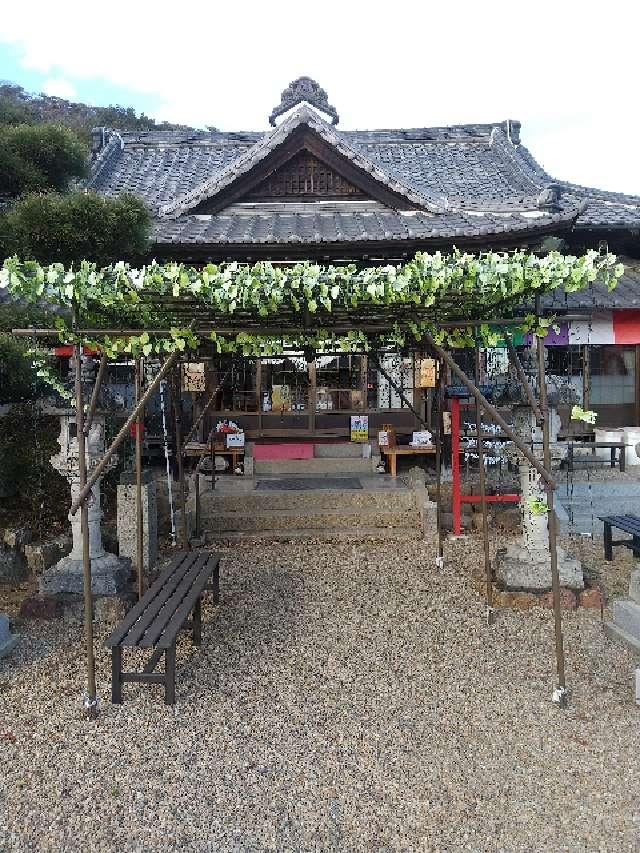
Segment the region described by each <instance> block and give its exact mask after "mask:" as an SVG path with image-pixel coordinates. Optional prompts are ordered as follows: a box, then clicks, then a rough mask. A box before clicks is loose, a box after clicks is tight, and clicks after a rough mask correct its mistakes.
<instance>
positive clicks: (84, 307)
mask: <svg viewBox="0 0 640 853" xmlns="http://www.w3.org/2000/svg"><path fill="white" fill-rule="evenodd" d="M622 273H623V267H622V265H621V264H619V263H617V260H616V257H615V255H610V254H600V253H598V252H595V251H589V252H587V253H586V254H584V255H582V256H573V255H562V254H560V253H558V252H551V253H549V254H548V255H545V256H542V257H540V256H538V255H535V254H530V253H527V252H524V251H517V252H513V253H506V252H485V253H482V254H478V255H472V254H468V253H461V252H458V251H455V250H454V251H453V252H451V253H450V254H443V253H441V252H435V253H434V254H426V253H418V254H417V255H416V256H415V257H414V258H413V259H412V260H411V261H409V262H408V263H406V264H403V265H400V266H391V265H387V266H381V267H365V268H358V267H356V266H355V265H351V266H344V267H336V266H320V265H318V264H314V263H310V262H306V261H305V262H302V263H298V264H295V265H293V266H290V267H284V266H274V265H273V264H272V263H269V262H259V263H256V264H254V265H246V264H238V263H226V264H219V265H218V264H207V265H206V266H204V267H202V268H197V267H192V266H187V265H184V264H178V263H167V264H158V263H156V262H155V261H154V262H152V263H150V264H149V265H147V266H144V267H142V268H139V269H138V268H135V267H132V266H130V265H129V264H128V263H125V262H124V261H120V262H118V263H116V264H113V265H111V266H106V267H101V266H100V264H99V263H90V262H88V261H82V262H80V263H79V264H71V265H67V264H65V263H63V262H59V263H51V264H48V265H47V266H43V265H41V264H40V263H38V262H36V261H22V260H20V259H19V258H18V257H17V256H14V257H10V258H8V259H7V260H5V262H4V264H3V267H2V270H0V288H3V287H4V288H8V289H9V291H10V292H11V293H12V294H14V295H15V296H16V297H20V298H22V299H25V300H26V301H27V302H29V303H33V302H39V301H44V302H46V303H50V304H53V305H56V306H58V307H60V308H63V309H70V308H72V307H74V308H75V309H76V310H77V311H78V313H79V315H80V316H81V318H82V324H83V326H84V327H85V328H121V329H139V330H140V333H139V335H134V336H127V337H125V336H123V337H120V336H114V337H113V338H111V339H108V340H107V341H106V342H105V343H106V347H107V350H108V352H110V353H114V354H115V353H116V352H122V351H126V352H131V353H133V354H141V353H144V354H149V355H150V354H152V353H164V352H171V351H174V350H176V349H179V350H185V349H186V348H195V347H197V346H198V343H199V341H198V338H197V337H196V335H195V334H194V333H193V332H192V331H190V330H189V329H188V328H186V327H185V320H184V314H183V313H181V312H180V310H178V308H179V306H180V305H181V304H182V305H183V304H184V303H188V304H189V306H190V308H191V310H192V311H195V313H196V315H197V314H199V316H200V317H201V318H202V319H203V320H206V321H207V322H209V323H210V324H212V325H213V326H214V329H215V326H216V325H217V324H219V325H220V327H221V328H224V327H225V326H227V327H228V326H232V325H233V324H234V323H235V325H236V327H237V328H239V327H241V326H242V325H254V326H256V332H255V333H253V334H252V333H249V332H247V331H238V332H234V331H233V330H231V331H228V332H227V333H226V334H222V333H221V332H214V333H213V334H210V333H209V332H207V335H206V336H207V338H209V339H210V340H211V341H212V342H213V343H214V344H215V347H216V349H217V350H218V351H219V352H230V351H231V352H242V353H244V354H245V355H265V354H270V353H273V352H282V351H283V348H284V347H285V346H288V345H291V346H295V347H296V348H305V347H313V348H315V349H316V351H317V350H320V349H322V348H323V347H332V348H335V349H336V350H338V351H354V350H355V349H360V350H362V349H365V350H366V349H369V348H382V347H385V346H393V347H399V348H401V349H402V348H405V347H407V346H409V345H410V343H412V342H413V343H415V341H417V340H419V339H420V338H421V337H422V336H423V334H424V332H425V331H427V330H428V331H430V332H431V333H432V334H434V335H435V336H436V339H437V340H438V341H439V342H441V343H444V342H448V343H449V345H451V346H470V345H473V344H474V343H475V335H474V330H473V326H477V325H480V324H482V328H481V334H482V329H484V332H485V335H484V336H485V337H486V338H487V340H488V341H490V340H491V339H492V338H493V337H495V336H496V335H495V333H492V332H491V330H490V328H489V325H488V324H489V323H490V321H491V319H496V317H497V316H499V315H500V314H504V313H505V311H507V312H508V311H510V310H512V309H513V308H515V307H516V306H517V305H519V304H522V302H524V301H527V300H528V299H530V298H531V295H532V294H535V293H536V292H537V293H545V292H547V291H550V290H555V289H557V288H560V289H563V290H565V291H570V292H573V291H574V290H577V289H579V288H581V287H586V286H587V285H589V284H590V283H591V282H593V281H595V280H596V279H599V280H600V281H602V282H604V283H605V284H606V285H607V286H609V287H614V286H615V284H616V282H617V280H618V279H619V278H620V276H621V275H622ZM176 306H177V307H176ZM371 313H375V314H377V315H378V316H384V317H385V318H387V317H388V325H387V326H386V328H385V329H384V332H381V333H376V334H375V335H368V334H364V333H363V332H362V331H359V330H358V328H357V327H358V324H359V322H360V320H361V318H363V317H365V318H366V316H368V315H370V314H371ZM336 315H339V316H340V317H341V318H343V319H344V318H347V319H349V318H353V320H352V322H353V325H354V329H353V330H352V331H351V332H349V333H347V334H343V335H335V334H334V333H333V332H332V331H331V328H330V327H331V320H332V317H335V316H336ZM446 320H454V321H456V322H460V323H461V324H462V325H464V324H465V323H466V322H468V323H469V326H468V327H465V328H461V329H456V330H452V331H445V330H444V329H442V326H441V323H442V322H443V321H446ZM550 322H551V321H546V322H542V321H541V322H540V323H539V324H538V325H536V324H537V323H538V321H537V319H536V318H535V317H533V316H532V317H531V318H530V324H525V329H524V330H525V331H528V330H529V329H530V328H532V327H534V328H535V329H536V332H537V333H538V334H540V333H542V331H543V330H545V334H546V330H548V325H549V323H550ZM58 327H59V331H60V337H61V339H64V340H71V339H72V330H71V329H70V328H69V327H68V324H67V323H66V322H65V320H64V319H62V318H59V320H58ZM276 327H281V328H282V327H285V328H290V329H291V336H290V337H286V338H283V336H282V333H278V334H275V333H273V332H270V328H276ZM157 329H166V330H167V331H166V332H165V333H163V334H157V333H155V332H154V331H153V330H157Z"/></svg>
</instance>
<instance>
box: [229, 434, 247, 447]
mask: <svg viewBox="0 0 640 853" xmlns="http://www.w3.org/2000/svg"><path fill="white" fill-rule="evenodd" d="M225 437H226V439H227V450H230V449H231V448H233V447H244V433H243V432H228V433H227V434H226V436H225Z"/></svg>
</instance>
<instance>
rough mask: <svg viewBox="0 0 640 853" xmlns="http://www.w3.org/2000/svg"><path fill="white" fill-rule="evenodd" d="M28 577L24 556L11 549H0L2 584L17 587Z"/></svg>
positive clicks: (0, 576)
mask: <svg viewBox="0 0 640 853" xmlns="http://www.w3.org/2000/svg"><path fill="white" fill-rule="evenodd" d="M26 576H27V570H26V565H25V562H24V559H23V557H22V554H20V553H19V551H15V550H13V549H11V548H2V549H0V583H6V584H12V585H17V584H19V583H21V582H22V581H23V580H24V579H25V577H26Z"/></svg>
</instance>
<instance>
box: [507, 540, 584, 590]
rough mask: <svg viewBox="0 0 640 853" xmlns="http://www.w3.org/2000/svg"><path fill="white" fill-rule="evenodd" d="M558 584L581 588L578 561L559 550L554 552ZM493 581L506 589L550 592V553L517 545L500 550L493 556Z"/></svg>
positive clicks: (582, 583)
mask: <svg viewBox="0 0 640 853" xmlns="http://www.w3.org/2000/svg"><path fill="white" fill-rule="evenodd" d="M557 554H558V572H559V575H560V584H561V585H562V586H563V587H569V588H570V589H576V590H580V589H584V576H583V574H582V566H581V565H580V562H579V561H578V560H576V559H575V558H573V557H570V556H569V555H568V554H567V553H566V551H564V549H562V548H558V549H557ZM496 580H497V581H498V583H499V584H500V586H501V587H503V588H504V589H508V590H526V591H531V592H543V591H545V590H549V589H551V557H550V555H549V552H548V551H547V552H546V554H545V552H544V551H534V550H528V549H527V548H525V547H524V546H523V545H521V544H519V543H513V544H511V545H509V546H508V547H507V548H502V549H500V550H499V551H498V553H497V556H496Z"/></svg>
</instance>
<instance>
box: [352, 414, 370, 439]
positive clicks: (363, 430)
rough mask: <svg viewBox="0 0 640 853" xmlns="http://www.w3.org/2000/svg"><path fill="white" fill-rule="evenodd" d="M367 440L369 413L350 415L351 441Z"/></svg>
mask: <svg viewBox="0 0 640 853" xmlns="http://www.w3.org/2000/svg"><path fill="white" fill-rule="evenodd" d="M368 440H369V415H351V441H368Z"/></svg>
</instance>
